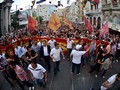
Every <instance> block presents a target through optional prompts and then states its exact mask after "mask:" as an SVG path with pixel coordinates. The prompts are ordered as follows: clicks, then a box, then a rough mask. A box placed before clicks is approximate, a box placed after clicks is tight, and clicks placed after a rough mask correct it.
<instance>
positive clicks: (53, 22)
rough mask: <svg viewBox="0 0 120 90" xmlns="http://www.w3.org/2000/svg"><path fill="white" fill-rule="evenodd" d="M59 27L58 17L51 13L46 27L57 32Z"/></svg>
mask: <svg viewBox="0 0 120 90" xmlns="http://www.w3.org/2000/svg"><path fill="white" fill-rule="evenodd" d="M60 26H61V22H60V17H58V16H57V15H55V13H52V15H51V17H50V20H49V23H48V27H49V28H50V29H52V30H58V29H59V27H60Z"/></svg>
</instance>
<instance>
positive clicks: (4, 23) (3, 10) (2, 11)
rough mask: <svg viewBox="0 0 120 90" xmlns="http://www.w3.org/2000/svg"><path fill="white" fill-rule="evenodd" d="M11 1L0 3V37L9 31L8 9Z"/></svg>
mask: <svg viewBox="0 0 120 90" xmlns="http://www.w3.org/2000/svg"><path fill="white" fill-rule="evenodd" d="M12 3H13V1H12V0H4V1H3V2H1V3H0V36H1V35H4V34H5V33H8V32H10V30H11V17H10V16H11V15H10V8H11V6H12Z"/></svg>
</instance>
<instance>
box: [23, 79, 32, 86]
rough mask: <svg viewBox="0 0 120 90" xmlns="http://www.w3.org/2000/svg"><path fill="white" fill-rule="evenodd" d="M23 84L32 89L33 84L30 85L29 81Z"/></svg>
mask: <svg viewBox="0 0 120 90" xmlns="http://www.w3.org/2000/svg"><path fill="white" fill-rule="evenodd" d="M22 83H23V84H25V85H27V86H28V87H33V84H32V83H30V82H29V81H26V80H25V81H22Z"/></svg>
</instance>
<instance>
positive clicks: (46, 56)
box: [40, 40, 51, 72]
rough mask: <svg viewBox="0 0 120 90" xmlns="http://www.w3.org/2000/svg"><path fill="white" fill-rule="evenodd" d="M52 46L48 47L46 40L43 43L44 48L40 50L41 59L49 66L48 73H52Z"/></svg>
mask: <svg viewBox="0 0 120 90" xmlns="http://www.w3.org/2000/svg"><path fill="white" fill-rule="evenodd" d="M50 51H51V49H50V46H49V45H47V42H46V41H45V40H44V41H43V46H42V47H41V48H40V55H41V59H42V60H43V61H44V62H45V64H46V66H47V70H48V72H50V69H51V65H50Z"/></svg>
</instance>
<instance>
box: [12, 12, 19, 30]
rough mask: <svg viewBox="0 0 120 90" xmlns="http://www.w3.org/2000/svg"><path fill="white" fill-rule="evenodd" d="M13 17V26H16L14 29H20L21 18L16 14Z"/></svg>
mask: <svg viewBox="0 0 120 90" xmlns="http://www.w3.org/2000/svg"><path fill="white" fill-rule="evenodd" d="M11 19H12V23H11V26H12V27H14V29H19V22H18V21H19V18H18V16H17V15H16V14H15V15H13V16H12V17H11Z"/></svg>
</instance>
